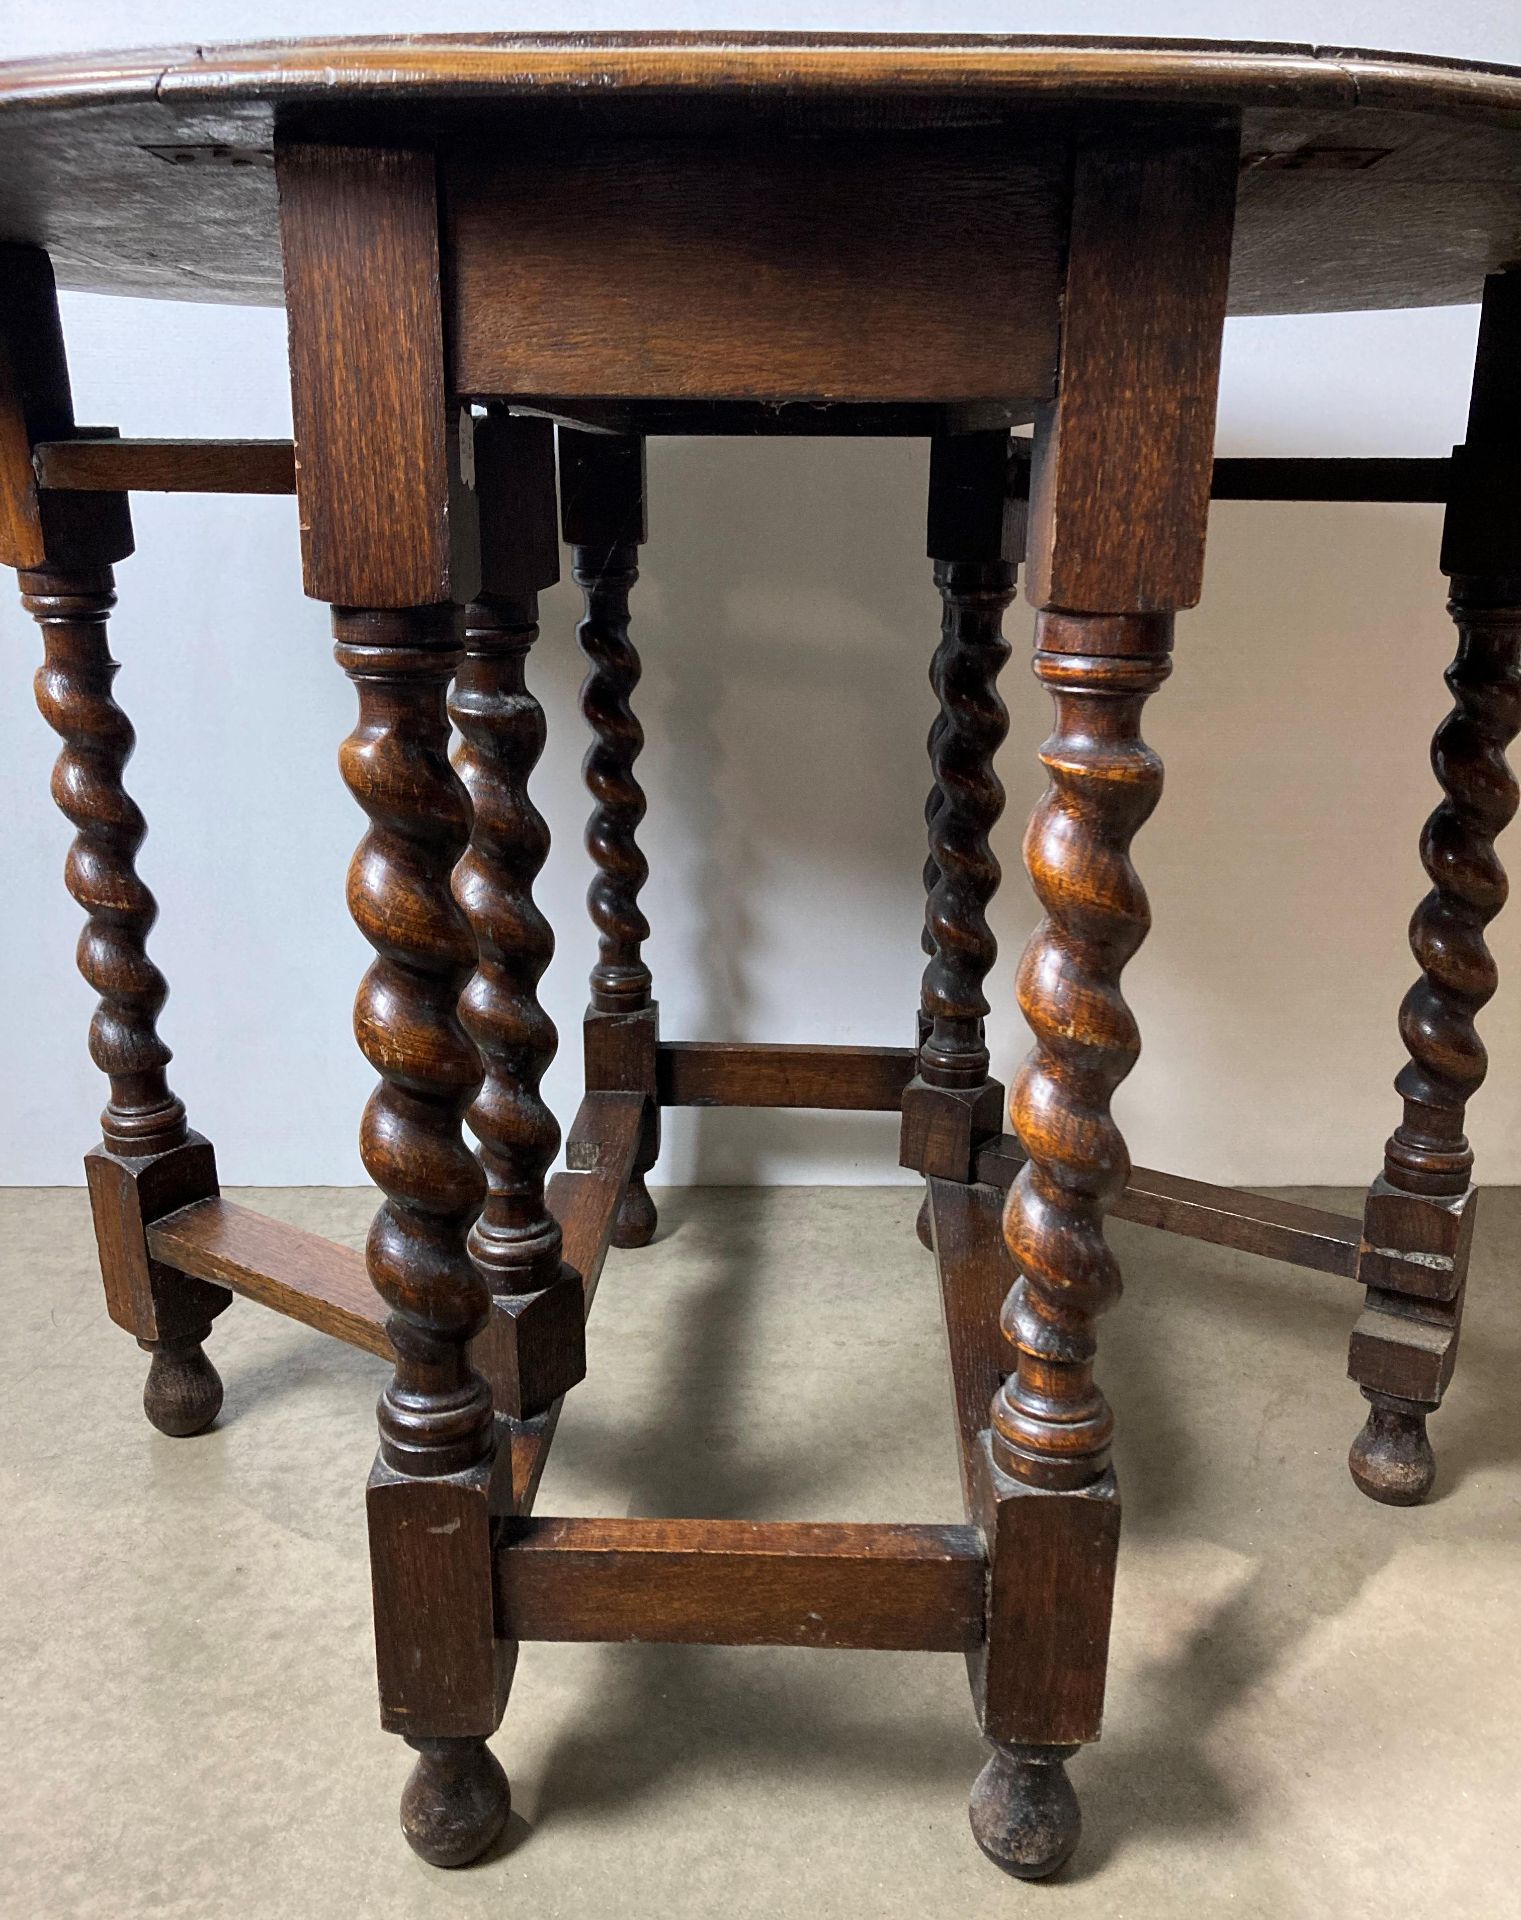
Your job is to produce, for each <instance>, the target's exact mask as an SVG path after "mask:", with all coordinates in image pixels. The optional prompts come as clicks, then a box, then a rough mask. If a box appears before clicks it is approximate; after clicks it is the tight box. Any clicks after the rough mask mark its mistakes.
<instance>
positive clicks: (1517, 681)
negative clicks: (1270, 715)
mask: <svg viewBox="0 0 1521 1920" xmlns="http://www.w3.org/2000/svg"><path fill="white" fill-rule="evenodd" d="M1497 584H1498V585H1500V588H1501V590H1500V593H1499V595H1498V603H1497V595H1496V586H1497ZM1516 599H1517V595H1516V593H1515V591H1514V586H1513V583H1509V582H1506V583H1496V582H1482V581H1477V580H1467V579H1464V578H1461V577H1460V578H1458V579H1455V580H1454V582H1453V593H1452V601H1451V605H1450V611H1451V613H1452V616H1453V618H1454V620H1455V621H1456V622H1457V626H1458V649H1457V655H1456V657H1455V659H1454V660H1453V663H1452V665H1451V666H1450V667H1449V668H1448V670H1447V674H1446V680H1447V685H1448V687H1449V688H1450V690H1451V692H1452V696H1453V703H1454V704H1453V709H1452V712H1451V713H1450V714H1449V715H1448V716H1447V718H1446V719H1445V720H1444V721H1443V722H1442V724H1441V725H1440V726H1439V727H1438V728H1437V731H1436V735H1435V737H1434V739H1433V741H1432V747H1431V764H1432V769H1433V771H1434V772H1435V774H1436V777H1437V780H1438V782H1439V784H1440V786H1441V788H1442V793H1443V798H1442V801H1441V803H1440V805H1439V806H1438V807H1437V808H1436V810H1435V812H1434V813H1433V814H1432V815H1431V817H1430V818H1429V819H1428V820H1427V822H1426V825H1425V828H1424V830H1423V832H1422V834H1421V862H1422V865H1423V866H1424V867H1425V869H1426V873H1427V876H1428V877H1429V879H1430V881H1431V891H1430V892H1429V893H1428V894H1427V895H1426V897H1425V898H1424V899H1423V900H1422V901H1421V903H1420V905H1419V906H1418V907H1417V908H1416V910H1415V914H1414V916H1413V918H1412V920H1411V922H1410V948H1411V952H1412V953H1413V954H1414V956H1415V959H1416V961H1417V963H1418V964H1419V966H1420V969H1421V971H1420V976H1419V978H1418V979H1417V980H1416V982H1415V984H1414V986H1412V987H1411V989H1410V991H1409V992H1408V993H1407V994H1406V996H1405V999H1404V1002H1403V1004H1402V1006H1401V1008H1400V1020H1399V1025H1400V1037H1401V1039H1402V1040H1403V1041H1404V1043H1405V1048H1406V1051H1407V1052H1408V1054H1409V1056H1410V1057H1409V1060H1408V1061H1407V1063H1406V1065H1405V1066H1404V1068H1403V1069H1402V1070H1401V1072H1400V1074H1399V1077H1398V1078H1397V1079H1396V1081H1395V1083H1394V1084H1395V1089H1396V1091H1397V1092H1398V1093H1399V1094H1400V1096H1401V1098H1402V1099H1403V1102H1404V1116H1403V1118H1402V1119H1401V1121H1400V1124H1399V1126H1398V1127H1396V1128H1395V1130H1394V1133H1393V1134H1392V1135H1391V1136H1390V1139H1389V1141H1388V1143H1387V1144H1386V1146H1385V1148H1384V1170H1383V1177H1382V1179H1381V1180H1379V1181H1377V1182H1375V1184H1374V1186H1373V1188H1372V1190H1371V1191H1370V1193H1369V1196H1368V1202H1367V1209H1366V1216H1365V1223H1364V1236H1363V1239H1364V1255H1363V1262H1362V1277H1363V1278H1364V1279H1365V1280H1366V1281H1367V1283H1368V1312H1367V1313H1366V1314H1365V1315H1364V1319H1363V1321H1361V1322H1360V1323H1359V1331H1358V1333H1357V1334H1355V1335H1354V1339H1353V1360H1352V1372H1353V1377H1354V1378H1356V1379H1358V1381H1359V1383H1360V1384H1361V1386H1362V1389H1363V1393H1364V1396H1365V1398H1366V1399H1367V1400H1368V1402H1369V1413H1368V1418H1367V1421H1366V1422H1365V1424H1364V1426H1363V1428H1362V1430H1361V1432H1360V1433H1359V1434H1358V1436H1357V1438H1356V1439H1355V1440H1354V1441H1353V1443H1352V1450H1351V1453H1350V1455H1349V1461H1348V1464H1349V1466H1350V1468H1351V1472H1352V1477H1353V1479H1354V1480H1355V1481H1356V1483H1357V1485H1358V1486H1359V1487H1360V1488H1361V1489H1362V1491H1363V1492H1364V1493H1366V1494H1368V1495H1369V1497H1370V1498H1372V1499H1375V1500H1379V1501H1382V1502H1383V1503H1384V1504H1385V1505H1388V1506H1412V1505H1415V1504H1417V1503H1418V1502H1419V1501H1421V1500H1423V1499H1424V1498H1425V1497H1426V1495H1427V1494H1428V1493H1429V1492H1430V1490H1431V1487H1432V1485H1433V1484H1434V1482H1435V1478H1436V1459H1435V1456H1434V1455H1433V1453H1432V1450H1431V1444H1430V1441H1429V1440H1428V1439H1427V1436H1426V1418H1427V1415H1428V1413H1430V1412H1431V1411H1432V1410H1433V1409H1434V1408H1435V1407H1436V1405H1437V1404H1438V1402H1439V1401H1440V1398H1441V1393H1442V1390H1443V1388H1444V1387H1445V1385H1446V1377H1447V1374H1448V1373H1449V1372H1450V1370H1451V1365H1452V1359H1453V1357H1454V1354H1455V1350H1456V1341H1457V1332H1458V1323H1459V1318H1460V1315H1461V1309H1462V1279H1463V1276H1462V1273H1461V1271H1460V1268H1459V1263H1460V1262H1466V1257H1467V1253H1466V1249H1467V1241H1466V1234H1467V1233H1469V1232H1471V1231H1472V1218H1471V1215H1472V1197H1473V1196H1472V1189H1471V1187H1470V1179H1471V1175H1472V1170H1473V1149H1472V1148H1471V1147H1470V1146H1469V1144H1468V1140H1467V1138H1466V1136H1465V1133H1464V1122H1465V1117H1466V1110H1467V1104H1468V1102H1469V1100H1470V1099H1472V1097H1473V1096H1474V1094H1476V1093H1477V1092H1478V1090H1479V1088H1480V1086H1481V1085H1482V1084H1483V1081H1484V1076H1485V1072H1486V1070H1487V1067H1488V1057H1487V1055H1486V1053H1485V1050H1484V1043H1483V1042H1482V1040H1480V1038H1479V1034H1478V1029H1477V1026H1476V1024H1475V1023H1476V1018H1477V1015H1478V1013H1479V1011H1480V1009H1481V1008H1482V1007H1483V1006H1484V1005H1485V1003H1486V1002H1487V1001H1488V1000H1489V999H1490V998H1491V997H1492V995H1493V994H1494V992H1495V988H1496V985H1497V984H1498V976H1497V972H1496V968H1495V962H1494V957H1493V955H1492V954H1491V953H1490V951H1489V947H1488V945H1487V944H1486V942H1485V938H1484V929H1485V928H1486V927H1487V926H1488V924H1489V922H1490V921H1491V920H1493V919H1494V917H1495V915H1496V914H1497V913H1498V912H1499V911H1500V909H1501V907H1502V906H1503V905H1504V904H1505V899H1506V894H1507V891H1508V885H1507V881H1506V877H1505V870H1504V868H1503V867H1502V866H1501V864H1500V860H1499V857H1498V855H1497V853H1496V851H1495V840H1496V837H1497V836H1498V835H1499V833H1500V832H1501V830H1502V829H1503V828H1504V827H1506V826H1507V825H1508V824H1509V823H1510V821H1511V820H1512V818H1513V817H1514V816H1515V813H1516V807H1517V801H1518V789H1517V785H1516V780H1515V776H1514V775H1513V774H1512V772H1511V770H1510V767H1509V765H1508V764H1507V761H1506V758H1505V750H1506V748H1507V747H1508V746H1509V744H1510V743H1511V741H1512V740H1513V739H1514V738H1515V737H1516V734H1517V732H1518V731H1521V605H1518V604H1516ZM1423 1202H1424V1203H1425V1204H1424V1205H1423V1204H1422V1203H1423ZM1428 1239H1429V1240H1430V1241H1431V1244H1429V1245H1428V1244H1427V1243H1426V1242H1427V1240H1428ZM1407 1250H1408V1251H1413V1252H1415V1253H1417V1254H1420V1255H1425V1256H1428V1257H1427V1259H1426V1260H1425V1261H1424V1262H1418V1263H1417V1265H1416V1269H1415V1273H1414V1276H1413V1277H1414V1279H1415V1281H1416V1282H1417V1285H1416V1287H1414V1288H1412V1286H1411V1280H1412V1274H1411V1271H1410V1269H1409V1268H1408V1267H1406V1268H1402V1267H1401V1266H1400V1264H1399V1261H1400V1255H1401V1253H1402V1252H1404V1251H1407ZM1432 1256H1434V1257H1435V1259H1436V1260H1437V1261H1438V1262H1443V1263H1445V1266H1444V1267H1437V1266H1433V1264H1432V1258H1431V1257H1432ZM1443 1271H1444V1272H1445V1273H1446V1274H1447V1275H1448V1276H1449V1282H1448V1284H1446V1285H1444V1286H1443V1287H1441V1288H1440V1289H1439V1290H1438V1293H1437V1295H1436V1296H1435V1297H1429V1298H1428V1297H1423V1295H1424V1294H1425V1293H1426V1292H1428V1291H1429V1287H1430V1278H1431V1275H1432V1274H1434V1273H1437V1272H1443ZM1380 1280H1386V1281H1388V1282H1390V1283H1391V1284H1389V1285H1387V1286H1381V1285H1379V1282H1380ZM1402 1283H1403V1284H1402ZM1411 1323H1415V1324H1414V1325H1413V1326H1412V1324H1411ZM1402 1324H1403V1327H1404V1329H1407V1330H1409V1331H1410V1332H1413V1333H1414V1334H1415V1336H1416V1340H1415V1341H1414V1342H1402V1341H1401V1340H1400V1339H1399V1335H1400V1333H1401V1331H1402ZM1433 1330H1435V1332H1433ZM1434 1343H1435V1344H1434ZM1401 1346H1404V1347H1406V1348H1407V1349H1408V1348H1409V1347H1412V1346H1415V1347H1417V1348H1425V1349H1426V1355H1425V1356H1423V1357H1422V1358H1418V1359H1417V1360H1416V1362H1415V1364H1416V1368H1417V1371H1416V1372H1414V1373H1412V1372H1411V1371H1410V1364H1411V1363H1410V1361H1409V1360H1408V1359H1405V1358H1404V1357H1403V1356H1402V1355H1400V1354H1399V1353H1398V1352H1397V1350H1398V1349H1399V1348H1400V1347H1401ZM1391 1355H1392V1356H1393V1357H1394V1358H1395V1359H1396V1361H1397V1362H1400V1364H1399V1365H1398V1370H1397V1371H1396V1372H1391V1371H1390V1370H1389V1368H1388V1367H1387V1366H1386V1365H1384V1364H1380V1362H1381V1359H1387V1358H1389V1357H1391ZM1432 1358H1436V1359H1437V1365H1436V1368H1435V1370H1434V1371H1433V1369H1432V1367H1431V1365H1430V1360H1431V1359H1432ZM1400 1387H1404V1388H1405V1389H1406V1391H1404V1392H1400V1391H1398V1388H1400Z"/></svg>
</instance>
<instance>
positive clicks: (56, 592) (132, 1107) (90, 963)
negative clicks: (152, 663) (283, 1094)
mask: <svg viewBox="0 0 1521 1920" xmlns="http://www.w3.org/2000/svg"><path fill="white" fill-rule="evenodd" d="M21 603H22V605H23V606H24V607H25V608H26V610H27V611H28V613H30V614H31V615H32V617H33V619H35V620H36V622H37V624H38V626H39V627H41V629H42V637H43V647H44V659H43V664H42V666H41V668H40V669H39V670H38V673H37V681H36V687H37V704H38V707H39V708H40V709H41V711H42V717H43V719H44V720H46V721H47V723H48V725H49V726H50V727H51V728H52V729H53V731H54V732H55V733H56V734H57V735H58V737H59V738H60V739H61V740H62V741H63V751H62V752H61V753H60V754H59V756H58V762H57V765H56V766H55V768H54V770H53V798H54V799H55V800H56V801H57V803H58V806H59V808H60V809H61V811H62V812H63V814H64V816H65V817H66V818H67V820H68V821H69V824H70V825H71V826H72V827H73V828H74V833H75V837H74V843H73V845H72V847H71V848H70V849H69V857H68V861H67V864H66V866H65V868H64V880H65V884H66V885H67V887H68V889H69V892H70V893H71V894H72V895H73V897H74V898H75V900H77V901H78V902H79V904H80V906H81V907H83V908H84V910H85V914H86V916H87V918H86V923H85V930H84V933H83V934H82V936H81V938H80V942H79V951H78V958H79V970H80V972H81V973H82V974H83V975H84V977H85V979H86V980H87V981H88V982H89V984H90V986H91V988H92V989H93V990H94V991H95V992H96V993H98V994H99V995H100V1005H99V1007H98V1008H97V1009H96V1013H95V1018H94V1020H93V1021H92V1022H91V1025H90V1057H91V1059H92V1060H94V1062H95V1064H96V1066H98V1067H99V1068H100V1070H101V1072H102V1073H103V1074H105V1075H106V1077H107V1079H108V1080H109V1082H110V1087H111V1097H110V1099H109V1101H108V1102H107V1105H106V1110H105V1112H104V1113H103V1114H102V1115H101V1130H102V1133H103V1135H104V1138H105V1143H106V1146H107V1147H108V1148H109V1149H110V1150H111V1151H112V1152H113V1153H119V1154H124V1155H126V1156H128V1157H130V1158H134V1159H142V1158H145V1157H147V1156H149V1155H152V1154H155V1153H162V1152H165V1151H166V1150H167V1149H168V1148H170V1147H177V1146H179V1145H180V1144H181V1143H182V1142H183V1141H184V1139H185V1130H186V1122H185V1106H184V1102H183V1101H182V1100H181V1099H180V1098H179V1096H178V1095H177V1094H176V1093H174V1092H173V1091H172V1089H171V1088H170V1086H169V1081H168V1077H167V1068H168V1065H169V1062H170V1060H171V1059H172V1058H173V1056H172V1054H171V1053H170V1051H169V1048H168V1046H167V1045H166V1044H165V1042H164V1041H163V1040H162V1039H161V1038H160V1036H159V1031H158V1017H159V1014H160V1012H161V1011H162V1009H163V1005H164V1002H165V1000H166V999H167V998H168V995H169V988H168V984H167V982H166V981H165V979H164V976H163V974H162V973H160V972H159V970H158V968H157V967H156V966H155V965H154V964H153V962H152V961H151V960H150V959H149V958H148V934H149V932H150V930H151V928H152V926H153V923H154V921H155V920H156V919H157V918H158V906H157V903H156V902H155V900H154V898H153V895H152V893H151V892H150V891H149V889H148V887H147V886H146V885H145V884H144V882H143V880H142V878H141V877H140V875H139V874H138V871H137V853H138V849H139V848H140V847H141V846H142V843H143V839H144V836H145V835H146V833H147V831H148V829H147V824H146V822H145V821H144V819H143V816H142V814H141V812H140V811H139V809H138V807H137V805H136V803H135V802H134V801H133V800H132V798H131V796H130V795H129V794H128V793H127V790H126V787H125V785H124V784H123V773H124V770H125V768H126V764H127V762H128V760H129V759H130V758H131V757H132V749H133V747H134V746H135V745H136V743H137V737H136V735H135V734H134V732H133V730H132V723H131V721H130V720H129V719H128V718H127V716H126V714H125V713H123V712H122V710H121V708H120V707H119V706H118V705H117V704H116V701H115V699H114V698H113V697H112V691H111V688H112V682H113V681H114V680H115V678H116V674H117V670H118V669H117V663H116V661H114V660H113V659H112V658H111V652H110V644H109V641H108V639H107V633H106V625H107V621H108V620H109V618H110V614H111V609H112V608H113V607H114V606H115V604H116V595H115V592H114V591H113V582H112V578H111V573H110V569H109V568H106V569H104V570H102V571H101V572H100V573H98V574H94V575H89V574H75V573H69V572H65V571H63V570H61V569H54V568H45V569H39V570H37V571H35V572H23V573H22V574H21Z"/></svg>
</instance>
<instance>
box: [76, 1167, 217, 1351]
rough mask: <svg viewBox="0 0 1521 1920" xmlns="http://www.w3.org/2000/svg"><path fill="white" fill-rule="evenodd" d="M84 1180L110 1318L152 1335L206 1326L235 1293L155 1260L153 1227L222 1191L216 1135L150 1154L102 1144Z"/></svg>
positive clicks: (172, 1335)
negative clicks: (134, 1156) (128, 1153)
mask: <svg viewBox="0 0 1521 1920" xmlns="http://www.w3.org/2000/svg"><path fill="white" fill-rule="evenodd" d="M85 1179H86V1181H87V1183H88V1185H89V1189H90V1213H91V1217H92V1218H93V1220H94V1223H95V1242H96V1246H97V1248H98V1250H99V1254H100V1276H101V1280H102V1281H103V1283H104V1285H105V1293H106V1311H107V1312H108V1313H109V1314H110V1316H111V1318H112V1319H113V1320H114V1321H115V1322H116V1324H117V1325H118V1326H119V1327H125V1328H126V1330H127V1332H128V1333H130V1334H133V1335H135V1336H136V1337H137V1339H139V1340H143V1341H148V1342H153V1341H158V1340H173V1339H177V1338H181V1337H184V1336H186V1335H198V1334H200V1333H204V1332H205V1330H206V1328H207V1327H208V1326H209V1325H210V1323H211V1321H212V1319H213V1318H214V1317H215V1315H217V1314H219V1313H220V1312H221V1311H222V1309H223V1308H224V1307H225V1306H227V1305H229V1303H230V1302H231V1300H232V1295H231V1293H230V1292H228V1290H227V1289H226V1288H225V1287H218V1286H213V1285H210V1284H209V1283H208V1282H206V1281H203V1280H193V1279H190V1278H189V1277H188V1276H187V1275H184V1274H179V1273H175V1272H174V1271H173V1269H171V1268H168V1267H165V1266H163V1265H161V1264H160V1263H159V1262H158V1261H156V1260H154V1259H153V1258H152V1256H151V1255H150V1254H149V1252H148V1228H149V1227H150V1226H151V1225H152V1224H153V1222H154V1221H155V1220H161V1219H162V1218H163V1217H164V1215H165V1214H169V1213H177V1212H178V1211H179V1209H180V1208H181V1207H188V1206H189V1205H190V1204H191V1203H192V1202H193V1201H196V1200H209V1199H214V1198H215V1197H216V1195H217V1194H218V1193H219V1192H220V1188H219V1187H218V1185H217V1167H216V1156H215V1154H214V1153H213V1152H212V1147H211V1142H210V1141H209V1140H206V1139H203V1138H202V1136H201V1135H200V1134H198V1133H192V1134H190V1135H189V1136H188V1138H187V1139H186V1140H185V1141H184V1142H183V1143H182V1144H181V1145H180V1146H177V1147H171V1148H170V1149H169V1150H168V1151H167V1152H166V1153H159V1154H155V1155H153V1156H152V1157H151V1158H148V1159H143V1160H129V1159H126V1158H124V1157H122V1156H121V1155H119V1154H114V1153H109V1152H107V1150H106V1149H105V1148H104V1147H96V1148H93V1149H92V1150H91V1151H90V1152H89V1153H87V1154H86V1155H85Z"/></svg>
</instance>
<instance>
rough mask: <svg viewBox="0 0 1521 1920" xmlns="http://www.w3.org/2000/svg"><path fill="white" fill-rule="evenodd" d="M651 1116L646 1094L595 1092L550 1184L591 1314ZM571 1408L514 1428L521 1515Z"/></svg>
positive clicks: (515, 1489)
mask: <svg viewBox="0 0 1521 1920" xmlns="http://www.w3.org/2000/svg"><path fill="white" fill-rule="evenodd" d="M644 1110H645V1100H644V1096H643V1095H642V1094H638V1093H601V1092H589V1093H588V1094H587V1096H586V1098H585V1099H584V1100H583V1101H582V1102H581V1108H580V1111H579V1112H578V1113H577V1115H576V1118H575V1120H574V1122H573V1123H572V1125H571V1129H570V1132H569V1134H567V1136H566V1140H565V1158H566V1162H567V1170H566V1171H565V1172H564V1173H557V1174H556V1175H555V1176H554V1178H553V1179H552V1180H551V1181H550V1183H549V1187H548V1195H547V1197H548V1204H549V1211H550V1212H551V1213H552V1214H553V1215H554V1217H555V1219H556V1220H558V1221H559V1223H560V1231H561V1234H562V1236H563V1248H562V1250H563V1253H564V1257H565V1262H566V1264H567V1266H571V1267H574V1268H575V1270H576V1272H577V1273H579V1274H580V1276H581V1290H582V1296H583V1299H584V1301H585V1308H586V1312H587V1313H590V1312H591V1305H592V1301H593V1300H594V1299H595V1298H596V1294H597V1283H598V1281H599V1280H600V1279H601V1277H602V1267H603V1263H604V1262H605V1260H606V1259H607V1253H608V1248H609V1247H610V1246H611V1245H612V1243H613V1228H614V1226H615V1224H616V1222H617V1218H618V1207H619V1204H620V1202H621V1201H622V1199H623V1196H624V1193H625V1191H626V1190H627V1187H628V1183H629V1176H630V1174H631V1173H632V1171H633V1167H634V1161H635V1158H636V1156H637V1154H638V1151H639V1142H640V1138H641V1135H642V1132H643V1127H644ZM564 1405H565V1402H564V1399H563V1398H561V1399H559V1400H556V1401H555V1403H554V1405H553V1406H552V1407H550V1408H549V1410H548V1411H547V1412H545V1413H542V1414H540V1415H539V1416H538V1418H537V1419H535V1420H527V1421H520V1422H517V1423H515V1424H513V1425H512V1426H511V1428H510V1434H511V1452H512V1494H511V1499H512V1509H513V1511H514V1512H515V1513H518V1514H527V1513H531V1512H532V1511H533V1503H534V1498H535V1496H536V1495H537V1493H538V1490H539V1481H540V1479H541V1477H542V1476H543V1472H544V1467H545V1463H546V1462H547V1461H548V1459H549V1445H550V1442H551V1441H552V1440H553V1438H554V1432H555V1426H556V1424H557V1423H558V1421H559V1418H560V1411H561V1408H562V1407H563V1406H564Z"/></svg>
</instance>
